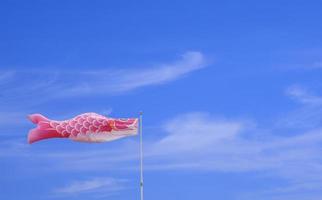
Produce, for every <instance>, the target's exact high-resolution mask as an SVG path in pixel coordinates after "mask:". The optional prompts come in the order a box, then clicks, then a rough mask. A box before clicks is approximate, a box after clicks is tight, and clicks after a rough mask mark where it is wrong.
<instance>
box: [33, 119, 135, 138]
mask: <svg viewBox="0 0 322 200" xmlns="http://www.w3.org/2000/svg"><path fill="white" fill-rule="evenodd" d="M28 117H29V119H30V120H31V121H32V122H33V123H34V124H37V127H36V128H34V129H32V130H30V131H29V134H28V143H29V144H31V143H34V142H37V141H39V140H44V139H49V138H69V139H72V140H75V141H79V142H107V141H111V140H116V139H119V138H123V137H126V136H131V135H136V134H137V131H138V119H137V118H128V119H114V118H109V117H105V116H102V115H99V114H96V113H84V114H81V115H78V116H76V117H74V118H72V119H70V120H64V121H56V120H50V119H47V118H46V117H44V116H42V115H41V114H32V115H29V116H28Z"/></svg>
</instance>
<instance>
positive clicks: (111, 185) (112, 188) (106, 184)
mask: <svg viewBox="0 0 322 200" xmlns="http://www.w3.org/2000/svg"><path fill="white" fill-rule="evenodd" d="M125 182H126V180H123V179H115V178H110V177H105V178H103V177H99V178H91V179H89V180H80V181H74V182H71V183H70V184H68V185H66V186H64V187H60V188H57V189H55V190H54V191H53V193H54V195H56V196H62V197H66V196H78V195H83V196H84V195H91V197H103V196H110V195H115V194H117V193H118V192H119V191H121V190H124V189H125V186H124V183H125Z"/></svg>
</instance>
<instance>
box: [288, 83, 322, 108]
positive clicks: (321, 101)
mask: <svg viewBox="0 0 322 200" xmlns="http://www.w3.org/2000/svg"><path fill="white" fill-rule="evenodd" d="M286 93H287V95H289V96H290V97H292V98H293V99H295V100H296V101H298V102H300V103H303V104H310V105H322V97H321V96H318V95H314V94H311V93H309V92H308V91H307V90H306V89H305V88H303V87H301V86H298V85H295V86H291V87H289V88H288V89H287V91H286Z"/></svg>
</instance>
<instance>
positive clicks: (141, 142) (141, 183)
mask: <svg viewBox="0 0 322 200" xmlns="http://www.w3.org/2000/svg"><path fill="white" fill-rule="evenodd" d="M142 115H143V112H142V111H141V112H140V193H141V200H143V199H144V198H143V141H142V137H143V136H142Z"/></svg>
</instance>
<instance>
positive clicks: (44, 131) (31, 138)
mask: <svg viewBox="0 0 322 200" xmlns="http://www.w3.org/2000/svg"><path fill="white" fill-rule="evenodd" d="M28 118H29V119H30V121H31V122H32V123H34V124H37V127H36V128H34V129H32V130H30V131H29V134H28V143H29V144H32V143H34V142H37V141H39V140H43V139H48V138H57V137H62V136H61V135H60V134H59V133H58V132H57V131H56V130H55V129H53V128H52V127H51V126H50V120H49V119H47V118H46V117H44V116H43V115H41V114H32V115H29V116H28Z"/></svg>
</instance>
